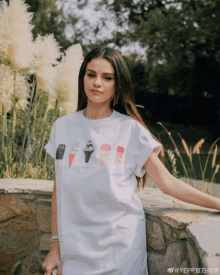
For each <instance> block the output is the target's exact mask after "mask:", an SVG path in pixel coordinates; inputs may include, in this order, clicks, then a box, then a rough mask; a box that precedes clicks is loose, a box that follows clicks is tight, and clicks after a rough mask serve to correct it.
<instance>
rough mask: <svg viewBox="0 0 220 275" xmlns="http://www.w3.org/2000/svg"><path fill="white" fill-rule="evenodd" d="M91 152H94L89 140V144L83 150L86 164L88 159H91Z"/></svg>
mask: <svg viewBox="0 0 220 275" xmlns="http://www.w3.org/2000/svg"><path fill="white" fill-rule="evenodd" d="M93 152H94V148H93V145H92V142H91V140H89V142H88V143H87V145H86V149H85V150H84V153H85V162H86V163H88V162H89V159H90V157H91V155H92V153H93Z"/></svg>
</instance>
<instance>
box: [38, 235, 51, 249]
mask: <svg viewBox="0 0 220 275" xmlns="http://www.w3.org/2000/svg"><path fill="white" fill-rule="evenodd" d="M50 238H51V235H43V236H41V240H40V247H39V249H40V250H42V251H50Z"/></svg>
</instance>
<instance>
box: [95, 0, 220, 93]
mask: <svg viewBox="0 0 220 275" xmlns="http://www.w3.org/2000/svg"><path fill="white" fill-rule="evenodd" d="M96 9H97V11H98V10H102V11H103V14H104V15H103V17H102V18H101V21H102V22H104V21H105V20H106V16H107V14H112V16H114V20H115V22H116V26H117V28H116V29H115V30H114V31H113V32H112V38H113V37H114V38H115V39H114V44H115V45H116V46H118V47H121V46H122V45H130V43H134V42H138V43H139V44H140V45H141V46H142V47H143V48H145V50H146V53H147V64H148V65H147V66H148V67H150V70H149V83H148V89H147V90H148V91H149V92H162V93H165V94H167V93H169V90H170V89H172V90H174V92H175V93H177V94H182V95H189V96H194V95H195V94H197V96H199V95H200V96H203V94H204V91H206V92H208V93H209V94H213V95H215V92H216V91H214V89H213V87H212V89H211V88H209V87H210V85H209V84H210V83H209V78H210V77H211V76H210V77H209V78H208V77H203V74H204V75H206V74H208V72H209V71H210V66H211V65H210V64H211V63H212V65H213V66H215V68H217V69H218V72H219V71H220V69H219V66H220V65H219V64H220V12H219V10H220V2H219V1H217V0H204V1H194V0H191V1H185V0H163V1H162V0H151V1H145V0H136V1H135V0H129V1H128V0H122V1H116V0H114V1H109V0H100V1H98V3H97V6H96ZM100 24H101V23H100ZM211 61H212V62H211ZM199 69H200V71H199ZM216 76H217V72H216V74H215V77H214V76H213V77H212V78H211V79H212V82H213V80H214V81H215V82H216V83H217V78H216ZM195 86H196V89H195Z"/></svg>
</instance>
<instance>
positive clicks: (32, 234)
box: [0, 179, 220, 275]
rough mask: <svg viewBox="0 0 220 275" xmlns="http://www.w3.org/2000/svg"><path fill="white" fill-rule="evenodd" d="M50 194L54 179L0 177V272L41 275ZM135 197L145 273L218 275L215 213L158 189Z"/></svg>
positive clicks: (219, 225) (218, 216)
mask: <svg viewBox="0 0 220 275" xmlns="http://www.w3.org/2000/svg"><path fill="white" fill-rule="evenodd" d="M52 190H53V181H47V180H32V179H0V232H1V234H0V274H4V275H21V274H22V275H30V274H35V275H39V274H44V273H45V271H44V270H42V268H41V266H42V263H43V261H44V259H45V258H46V255H47V254H48V252H49V249H50V242H49V240H50V238H51V197H52ZM137 195H138V197H139V198H140V200H141V202H142V204H143V208H144V211H145V216H146V230H147V252H148V260H147V261H148V271H149V275H157V274H158V275H163V274H169V273H175V274H182V273H184V274H202V273H206V274H220V212H219V211H218V210H214V209H210V208H204V207H199V206H195V205H192V204H188V203H185V202H182V201H180V200H177V199H174V198H173V197H171V196H169V195H166V194H164V193H163V192H161V190H159V189H158V188H152V187H146V188H145V189H144V190H143V191H142V189H141V191H138V192H137ZM168 269H169V271H170V272H168V271H167V270H168ZM134 275H135V274H134Z"/></svg>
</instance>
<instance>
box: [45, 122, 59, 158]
mask: <svg viewBox="0 0 220 275" xmlns="http://www.w3.org/2000/svg"><path fill="white" fill-rule="evenodd" d="M55 123H56V121H55V122H54V124H53V126H52V128H51V132H50V140H49V141H48V143H47V144H46V145H45V146H44V149H45V150H46V152H47V153H48V154H49V155H50V156H51V157H52V158H54V159H55V157H56V154H55V151H56V149H55V133H56V131H55V127H56V124H55Z"/></svg>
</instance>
